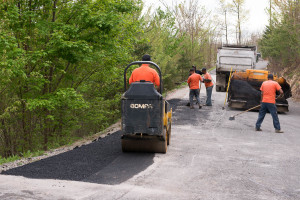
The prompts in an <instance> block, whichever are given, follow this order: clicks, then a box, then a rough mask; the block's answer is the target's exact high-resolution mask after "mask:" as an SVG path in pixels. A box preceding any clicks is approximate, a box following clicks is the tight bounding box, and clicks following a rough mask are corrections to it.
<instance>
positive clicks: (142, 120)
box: [121, 61, 172, 153]
mask: <svg viewBox="0 0 300 200" xmlns="http://www.w3.org/2000/svg"><path fill="white" fill-rule="evenodd" d="M141 64H149V65H151V66H154V67H155V68H156V69H157V71H158V72H159V77H160V88H159V92H158V91H157V90H156V89H155V87H154V84H153V83H151V82H146V81H144V80H141V81H139V82H134V83H131V85H130V87H129V89H127V78H126V72H127V70H128V68H129V67H131V66H133V65H141ZM162 92H163V83H162V75H161V70H160V68H159V66H158V65H157V64H155V63H154V62H150V61H136V62H132V63H130V64H129V65H128V66H127V67H126V68H125V70H124V94H123V95H122V112H121V113H122V124H121V126H122V129H121V131H122V136H121V144H122V151H123V152H132V151H133V152H152V153H166V152H167V146H168V145H169V144H170V141H171V139H170V138H171V123H172V108H171V106H170V104H169V103H168V102H167V101H166V100H165V99H164V97H163V96H162Z"/></svg>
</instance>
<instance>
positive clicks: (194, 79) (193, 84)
mask: <svg viewBox="0 0 300 200" xmlns="http://www.w3.org/2000/svg"><path fill="white" fill-rule="evenodd" d="M190 74H191V75H190V77H189V78H188V80H187V83H188V84H189V87H190V108H191V109H193V108H194V106H193V98H194V96H195V97H196V100H197V103H198V105H199V109H200V108H202V106H201V105H200V97H199V94H200V89H199V83H200V81H201V82H202V81H203V79H202V77H201V76H200V75H199V74H196V73H195V69H194V68H192V69H190Z"/></svg>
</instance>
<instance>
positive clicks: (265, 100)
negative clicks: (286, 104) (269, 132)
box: [255, 74, 283, 133]
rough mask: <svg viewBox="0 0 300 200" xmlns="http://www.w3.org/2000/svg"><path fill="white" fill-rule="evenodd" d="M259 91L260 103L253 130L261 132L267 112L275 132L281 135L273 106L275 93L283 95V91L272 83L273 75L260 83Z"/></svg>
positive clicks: (275, 109) (276, 84)
mask: <svg viewBox="0 0 300 200" xmlns="http://www.w3.org/2000/svg"><path fill="white" fill-rule="evenodd" d="M260 90H261V96H262V101H261V105H260V110H259V114H258V119H257V122H256V126H255V130H256V131H262V130H261V128H260V126H261V124H262V122H263V121H264V118H265V115H266V113H267V111H269V112H270V113H271V115H272V118H273V125H274V128H275V132H276V133H283V131H282V130H281V129H280V123H279V119H278V115H277V108H276V105H275V103H276V98H275V97H276V91H279V93H280V96H282V95H283V91H282V89H281V86H280V85H279V84H278V83H277V82H275V81H273V74H269V75H268V80H267V81H264V82H263V83H262V85H261V87H260Z"/></svg>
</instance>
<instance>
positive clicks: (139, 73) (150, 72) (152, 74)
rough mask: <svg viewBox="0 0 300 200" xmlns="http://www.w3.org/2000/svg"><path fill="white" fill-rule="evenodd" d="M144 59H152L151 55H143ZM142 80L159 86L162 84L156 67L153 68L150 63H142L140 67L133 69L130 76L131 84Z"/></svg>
mask: <svg viewBox="0 0 300 200" xmlns="http://www.w3.org/2000/svg"><path fill="white" fill-rule="evenodd" d="M142 61H151V56H150V55H148V54H145V55H144V56H143V57H142ZM141 80H144V81H149V82H152V83H153V84H154V86H156V87H157V88H158V86H159V85H160V79H159V76H158V74H157V72H156V71H155V69H152V68H151V67H150V66H149V64H142V65H141V66H140V67H139V68H136V69H135V70H133V72H132V74H131V76H130V78H129V84H131V83H133V82H137V81H141Z"/></svg>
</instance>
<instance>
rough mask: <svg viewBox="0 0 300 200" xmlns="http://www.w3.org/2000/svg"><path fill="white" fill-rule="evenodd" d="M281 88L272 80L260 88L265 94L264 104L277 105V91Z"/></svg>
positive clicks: (265, 82)
mask: <svg viewBox="0 0 300 200" xmlns="http://www.w3.org/2000/svg"><path fill="white" fill-rule="evenodd" d="M280 89H281V86H280V85H279V84H278V83H277V82H275V81H272V80H268V81H264V82H263V84H262V85H261V87H260V90H261V91H262V93H263V99H262V102H264V103H273V104H275V102H276V100H275V97H276V91H278V90H280Z"/></svg>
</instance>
